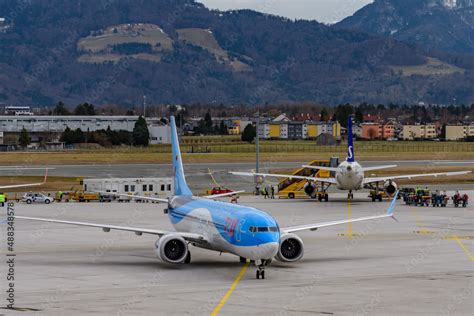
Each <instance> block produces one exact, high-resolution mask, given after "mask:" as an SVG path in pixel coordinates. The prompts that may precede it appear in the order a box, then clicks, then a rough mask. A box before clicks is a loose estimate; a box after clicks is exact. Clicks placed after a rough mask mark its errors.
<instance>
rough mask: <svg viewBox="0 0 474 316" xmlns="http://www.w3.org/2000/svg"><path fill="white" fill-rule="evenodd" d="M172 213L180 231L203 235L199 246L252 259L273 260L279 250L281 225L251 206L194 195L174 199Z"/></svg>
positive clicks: (170, 204)
mask: <svg viewBox="0 0 474 316" xmlns="http://www.w3.org/2000/svg"><path fill="white" fill-rule="evenodd" d="M168 216H169V219H170V221H171V223H172V225H173V226H174V227H175V229H176V231H180V232H188V233H195V234H200V235H203V236H204V237H205V238H206V239H207V240H208V241H209V242H208V243H207V244H205V245H199V244H196V246H199V247H203V248H207V249H211V250H215V251H222V252H228V253H232V254H235V255H237V256H240V257H243V258H247V259H251V260H262V259H263V260H271V259H273V258H274V257H275V255H276V254H277V252H278V247H279V243H280V228H279V226H278V223H277V222H276V220H275V219H274V218H273V217H272V216H270V215H269V214H267V213H265V212H263V211H260V210H258V209H255V208H251V207H244V206H241V205H238V204H231V203H225V202H219V201H213V200H209V199H202V198H199V197H194V196H175V197H173V198H172V199H171V201H170V203H169V208H168Z"/></svg>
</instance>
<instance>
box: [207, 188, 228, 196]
mask: <svg viewBox="0 0 474 316" xmlns="http://www.w3.org/2000/svg"><path fill="white" fill-rule="evenodd" d="M230 192H234V190H231V189H227V188H222V187H214V188H212V189H210V190H207V194H208V195H216V194H224V193H230Z"/></svg>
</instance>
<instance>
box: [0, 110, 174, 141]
mask: <svg viewBox="0 0 474 316" xmlns="http://www.w3.org/2000/svg"><path fill="white" fill-rule="evenodd" d="M137 120H138V116H104V115H91V116H75V115H68V116H48V115H28V116H20V115H16V116H11V115H2V116H0V143H1V144H8V143H11V142H12V140H13V139H16V138H17V136H18V135H19V133H20V132H21V130H22V129H23V128H25V129H26V130H27V131H28V132H29V134H30V137H31V140H32V142H41V141H43V142H50V143H54V142H59V140H60V138H61V135H62V133H63V132H64V130H65V129H66V128H67V127H69V128H70V129H72V130H75V129H78V128H79V129H81V130H82V131H83V132H86V131H90V132H93V131H98V130H106V129H107V128H108V127H110V129H112V130H116V131H118V130H125V131H129V132H132V131H133V127H134V126H135V122H136V121H137ZM146 120H147V122H148V129H149V132H150V144H167V143H170V138H171V136H170V135H171V132H170V128H169V126H165V125H164V124H163V123H162V122H161V121H160V119H159V118H146Z"/></svg>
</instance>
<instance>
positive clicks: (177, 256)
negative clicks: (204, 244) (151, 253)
mask: <svg viewBox="0 0 474 316" xmlns="http://www.w3.org/2000/svg"><path fill="white" fill-rule="evenodd" d="M155 246H156V249H155V254H156V256H157V257H158V258H159V259H160V260H161V261H163V262H165V263H182V262H184V260H185V259H186V256H187V255H188V243H187V242H186V240H184V238H183V237H181V236H179V235H176V234H167V235H164V236H162V237H161V238H160V239H158V240H157V241H156V243H155Z"/></svg>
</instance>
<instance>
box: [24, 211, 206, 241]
mask: <svg viewBox="0 0 474 316" xmlns="http://www.w3.org/2000/svg"><path fill="white" fill-rule="evenodd" d="M15 218H18V219H24V220H30V221H38V222H48V223H56V224H64V225H75V226H86V227H94V228H102V230H103V231H104V232H106V233H108V232H109V231H111V230H121V231H128V232H134V233H135V234H136V235H138V236H141V235H143V234H150V235H157V236H160V237H161V236H163V235H166V234H178V235H180V236H181V237H183V238H184V239H186V240H188V241H192V242H198V243H205V242H207V240H206V238H205V237H204V236H202V235H199V234H192V233H181V232H170V231H164V230H155V229H144V228H135V227H126V226H114V225H106V224H95V223H85V222H73V221H63V220H56V219H48V218H36V217H25V216H15Z"/></svg>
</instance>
